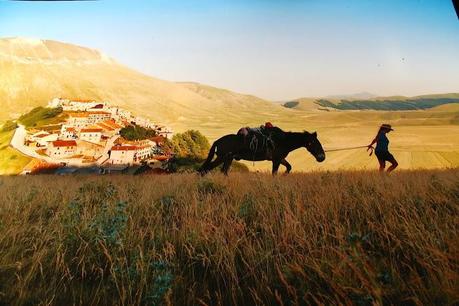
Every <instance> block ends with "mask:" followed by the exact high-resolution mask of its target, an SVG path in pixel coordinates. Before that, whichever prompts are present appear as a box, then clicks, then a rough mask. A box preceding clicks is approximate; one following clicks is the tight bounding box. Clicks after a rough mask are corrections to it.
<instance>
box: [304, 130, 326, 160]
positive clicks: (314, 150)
mask: <svg viewBox="0 0 459 306" xmlns="http://www.w3.org/2000/svg"><path fill="white" fill-rule="evenodd" d="M304 135H305V145H304V146H305V147H306V149H307V150H308V151H309V153H311V154H312V155H313V156H314V157H315V158H316V160H317V161H318V162H323V161H324V160H325V152H324V149H323V148H322V144H321V143H320V141H319V139H317V132H314V133H309V132H306V131H305V132H304Z"/></svg>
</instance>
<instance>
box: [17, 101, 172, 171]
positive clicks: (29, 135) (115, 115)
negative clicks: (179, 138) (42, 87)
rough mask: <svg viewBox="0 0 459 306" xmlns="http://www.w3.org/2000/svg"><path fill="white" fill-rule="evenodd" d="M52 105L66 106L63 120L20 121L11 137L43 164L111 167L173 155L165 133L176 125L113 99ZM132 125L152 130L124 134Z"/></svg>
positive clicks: (50, 105) (53, 103) (117, 168)
mask: <svg viewBox="0 0 459 306" xmlns="http://www.w3.org/2000/svg"><path fill="white" fill-rule="evenodd" d="M47 108H49V109H58V110H59V111H61V114H60V117H61V118H62V120H60V121H59V122H58V123H57V124H56V123H55V122H53V123H51V124H48V125H43V126H40V127H25V126H23V125H19V127H18V128H17V129H16V132H15V134H14V136H13V139H12V142H11V144H12V146H13V147H15V148H16V149H18V150H19V151H21V152H22V153H24V154H25V155H28V156H30V157H33V158H34V159H35V160H36V161H39V162H40V163H41V164H43V163H46V164H48V165H52V164H54V165H60V166H61V167H62V166H65V167H66V168H67V169H78V168H89V167H92V168H95V169H97V170H98V171H99V172H104V173H106V172H111V171H120V170H123V169H126V168H127V167H132V166H135V165H140V164H147V163H148V164H153V163H154V162H163V161H165V160H167V159H168V156H167V155H166V154H165V153H164V152H163V151H162V150H161V145H162V144H163V143H164V141H165V139H167V138H171V137H172V130H171V129H170V128H168V127H166V126H161V125H158V124H154V123H152V122H151V121H150V120H149V119H146V118H143V117H140V116H134V115H133V114H132V113H131V112H130V111H127V110H125V109H122V108H120V107H118V106H111V105H110V104H109V103H108V102H99V101H93V100H81V99H65V98H55V99H53V100H51V101H50V102H49V103H48V106H47ZM127 127H131V128H133V127H135V128H141V129H143V130H145V131H148V132H149V135H148V137H145V138H144V139H135V140H127V139H125V138H124V137H122V136H121V135H120V132H121V131H122V129H124V128H127ZM29 168H30V167H29ZM24 171H25V172H26V173H27V172H28V171H31V169H25V170H24ZM68 171H70V170H68Z"/></svg>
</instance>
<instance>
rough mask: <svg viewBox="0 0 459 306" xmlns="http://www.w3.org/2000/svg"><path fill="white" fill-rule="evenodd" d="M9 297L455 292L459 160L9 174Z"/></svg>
mask: <svg viewBox="0 0 459 306" xmlns="http://www.w3.org/2000/svg"><path fill="white" fill-rule="evenodd" d="M0 203H1V204H0V304H2V305H32V304H43V305H96V304H100V305H136V304H137V305H138V304H146V305H161V304H166V305H167V304H173V305H220V304H221V305H263V304H265V305H266V304H279V305H302V304H338V303H340V304H348V305H350V304H354V305H372V304H373V305H374V304H413V305H416V304H419V305H420V304H436V305H441V304H445V305H446V304H454V303H457V302H458V301H459V299H458V298H459V297H458V292H459V283H458V276H459V269H458V268H459V266H458V264H459V263H458V259H459V258H458V254H459V247H458V246H459V243H458V241H459V239H458V238H459V237H458V225H459V222H458V211H459V204H458V203H459V171H458V170H449V171H414V172H399V173H394V174H393V175H392V176H381V175H379V174H377V173H372V172H371V173H370V172H345V173H312V174H292V175H289V176H279V177H275V178H272V177H271V176H270V175H267V174H254V173H252V174H231V175H230V177H229V178H226V177H223V176H220V175H210V176H208V177H205V178H200V177H198V176H196V175H191V174H190V175H186V174H184V175H170V176H148V177H147V176H144V177H132V176H106V177H102V176H98V177H90V176H87V177H86V176H82V177H56V176H34V177H32V176H31V177H3V178H0Z"/></svg>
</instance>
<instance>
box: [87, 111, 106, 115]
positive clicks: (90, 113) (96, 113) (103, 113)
mask: <svg viewBox="0 0 459 306" xmlns="http://www.w3.org/2000/svg"><path fill="white" fill-rule="evenodd" d="M88 115H89V116H91V115H111V114H110V113H107V112H101V111H96V112H89V113H88Z"/></svg>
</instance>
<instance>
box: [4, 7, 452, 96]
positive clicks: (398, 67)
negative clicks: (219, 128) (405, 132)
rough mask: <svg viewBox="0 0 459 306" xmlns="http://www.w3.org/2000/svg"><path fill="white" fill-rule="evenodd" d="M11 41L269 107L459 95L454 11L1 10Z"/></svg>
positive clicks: (422, 8) (436, 8) (85, 8)
mask: <svg viewBox="0 0 459 306" xmlns="http://www.w3.org/2000/svg"><path fill="white" fill-rule="evenodd" d="M13 36H20V37H28V38H41V39H52V40H58V41H63V42H68V43H73V44H77V45H81V46H86V47H90V48H95V49H98V50H100V51H102V52H104V53H106V54H107V55H109V56H110V57H113V58H114V59H116V60H117V61H118V62H120V63H122V64H124V65H126V66H129V67H131V68H134V69H136V70H138V71H141V72H143V73H146V74H148V75H152V76H155V77H157V78H161V79H166V80H170V81H194V82H199V83H203V84H208V85H212V86H216V87H222V88H226V89H230V90H234V91H237V92H242V93H250V94H253V95H256V96H259V97H262V98H266V99H270V100H286V99H293V98H298V97H318V96H327V95H337V94H352V93H358V92H370V93H372V94H376V95H380V96H388V95H407V96H414V95H419V94H431V93H446V92H459V55H458V54H459V20H458V18H457V16H456V14H455V11H454V8H453V5H452V1H450V0H430V1H429V0H403V1H400V0H394V1H393V0H385V1H376V0H368V1H366V0H355V1H354V0H335V1H332V0H330V1H328V0H304V1H301V0H279V1H275V0H247V1H241V0H231V1H226V0H225V1H219V0H214V1H209V0H187V1H175V0H162V1H157V0H150V1H142V0H136V1H118V0H103V1H81V2H80V1H69V2H51V1H48V2H46V1H44V2H42V1H24V2H21V1H1V0H0V37H13Z"/></svg>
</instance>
